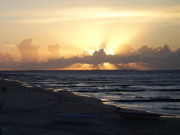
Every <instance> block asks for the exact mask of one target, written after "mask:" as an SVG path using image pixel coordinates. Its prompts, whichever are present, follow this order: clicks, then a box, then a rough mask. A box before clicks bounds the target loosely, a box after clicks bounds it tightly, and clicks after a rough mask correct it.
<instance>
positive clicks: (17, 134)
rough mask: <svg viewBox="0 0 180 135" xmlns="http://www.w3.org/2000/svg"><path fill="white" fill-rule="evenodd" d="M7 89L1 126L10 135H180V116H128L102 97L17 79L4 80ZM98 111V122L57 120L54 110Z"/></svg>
mask: <svg viewBox="0 0 180 135" xmlns="http://www.w3.org/2000/svg"><path fill="white" fill-rule="evenodd" d="M2 83H3V84H5V85H6V86H7V92H4V94H3V95H2V92H1V93H0V94H1V95H0V98H4V100H5V105H4V106H3V108H2V109H1V110H0V127H1V128H4V129H6V130H7V131H8V133H9V135H36V134H37V135H179V134H180V119H178V118H160V119H159V120H135V119H124V118H122V117H121V116H120V114H119V113H117V112H116V108H115V107H114V106H110V105H104V104H102V103H101V101H100V100H97V99H94V98H88V97H80V96H77V95H74V94H72V93H70V92H66V91H59V92H55V93H53V92H52V91H49V90H45V89H43V88H37V87H34V88H26V87H23V86H21V85H20V84H18V83H17V82H7V81H2V80H1V81H0V84H2ZM54 113H60V114H64V113H65V114H68V113H83V114H95V115H98V116H99V120H98V122H97V123H94V124H75V123H74V124H63V123H53V122H52V114H54Z"/></svg>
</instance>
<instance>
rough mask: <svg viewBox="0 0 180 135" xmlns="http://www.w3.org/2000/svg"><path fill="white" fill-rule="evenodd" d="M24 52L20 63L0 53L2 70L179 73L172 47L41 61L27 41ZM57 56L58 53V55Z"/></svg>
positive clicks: (51, 48) (120, 49) (124, 49)
mask: <svg viewBox="0 0 180 135" xmlns="http://www.w3.org/2000/svg"><path fill="white" fill-rule="evenodd" d="M17 47H18V49H19V51H20V53H21V61H16V60H15V59H14V57H13V55H12V53H7V52H6V53H5V52H4V53H0V69H4V68H8V69H26V70H40V69H44V70H45V69H72V68H70V67H75V68H76V69H77V68H79V69H88V68H90V69H108V68H104V67H107V65H108V66H111V67H114V68H113V69H138V70H141V69H142V70H179V69H180V61H179V58H180V48H177V49H176V50H175V51H172V50H171V49H170V48H169V46H168V45H164V46H160V47H157V48H152V47H149V46H147V45H144V46H142V47H140V48H139V49H137V50H135V49H133V48H132V46H130V45H127V44H125V45H119V46H118V47H117V48H115V49H114V51H115V52H116V53H115V55H109V54H106V52H105V49H104V48H101V49H99V50H96V51H94V53H93V54H92V55H90V54H89V52H88V51H85V50H84V51H83V52H82V54H81V55H78V56H74V57H70V58H64V57H59V58H57V57H56V58H54V59H47V60H46V61H45V60H42V61H39V60H38V57H39V53H38V49H39V46H35V45H32V39H27V40H24V41H23V42H21V43H20V45H18V46H17ZM48 49H49V51H50V52H51V53H53V52H54V51H55V50H56V49H57V52H56V51H55V55H56V56H57V55H59V53H58V49H59V45H51V46H49V48H48ZM56 53H57V54H56ZM51 55H53V54H51Z"/></svg>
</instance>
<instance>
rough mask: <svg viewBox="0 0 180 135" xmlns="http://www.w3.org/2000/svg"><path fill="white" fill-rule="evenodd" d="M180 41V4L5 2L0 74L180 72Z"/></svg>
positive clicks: (0, 0)
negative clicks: (8, 72)
mask: <svg viewBox="0 0 180 135" xmlns="http://www.w3.org/2000/svg"><path fill="white" fill-rule="evenodd" d="M179 35H180V1H179V0H158V1H157V0H149V1H145V0H98V1H97V0H91V1H89V0H53V1H52V0H16V1H12V0H0V70H31V69H33V70H34V69H38V70H39V69H42V70H43V69H44V70H46V69H48V70H51V69H52V70H53V69H64V70H66V69H77V70H81V69H87V70H91V69H138V70H159V69H165V70H166V69H180V63H179V62H178V61H177V59H178V58H180V57H179V56H180V54H179V53H180V51H179V48H180V38H179ZM167 60H170V61H167Z"/></svg>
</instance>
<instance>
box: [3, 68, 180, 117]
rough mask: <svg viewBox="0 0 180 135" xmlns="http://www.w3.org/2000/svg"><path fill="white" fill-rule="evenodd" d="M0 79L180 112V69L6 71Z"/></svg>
mask: <svg viewBox="0 0 180 135" xmlns="http://www.w3.org/2000/svg"><path fill="white" fill-rule="evenodd" d="M0 79H7V80H16V81H18V82H21V83H22V84H23V85H24V86H26V87H34V86H36V87H45V88H53V89H54V92H58V91H61V90H66V91H71V92H73V93H75V94H77V95H82V96H90V97H95V98H98V99H101V100H102V101H103V103H105V104H111V105H116V106H121V107H128V108H133V109H139V110H145V111H152V112H158V113H166V114H173V115H180V71H135V70H132V71H130V70H115V71H109V70H108V71H102V70H101V71H6V72H0Z"/></svg>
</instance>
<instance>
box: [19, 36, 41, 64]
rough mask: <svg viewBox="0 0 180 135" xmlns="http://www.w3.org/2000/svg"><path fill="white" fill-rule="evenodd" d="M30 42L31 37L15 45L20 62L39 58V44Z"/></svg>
mask: <svg viewBox="0 0 180 135" xmlns="http://www.w3.org/2000/svg"><path fill="white" fill-rule="evenodd" d="M31 43H32V39H26V40H24V41H22V42H21V43H20V44H19V45H18V46H17V47H18V50H19V52H20V54H21V61H22V62H32V61H38V59H39V52H38V49H39V46H35V45H32V44H31Z"/></svg>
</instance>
